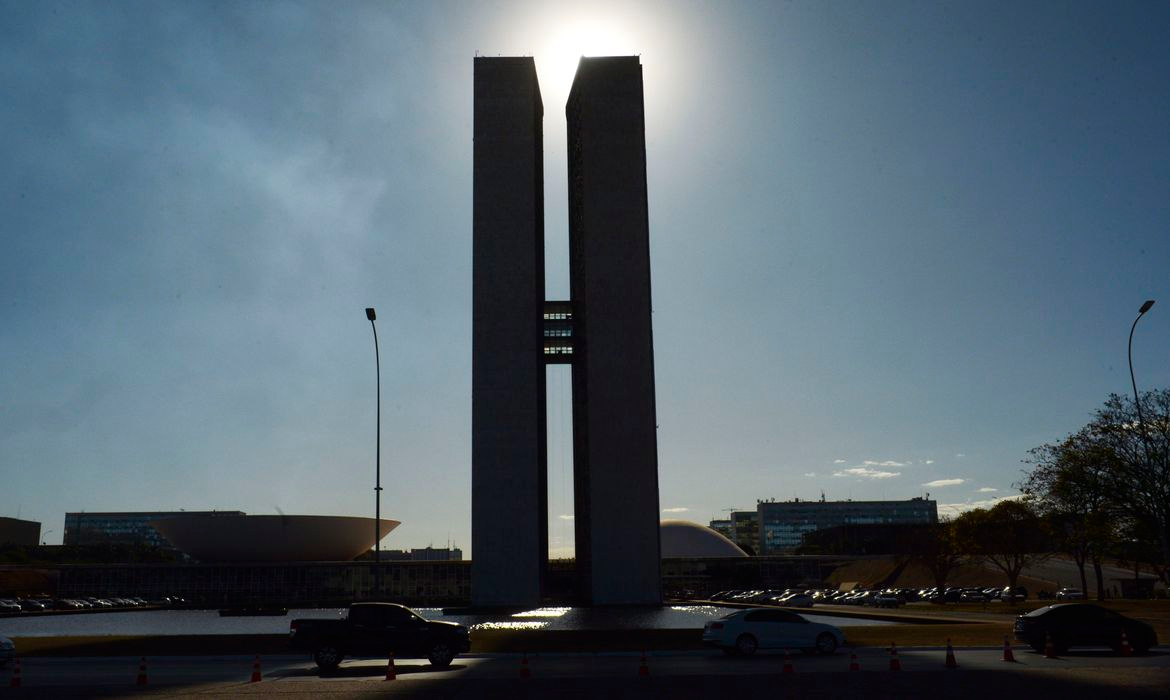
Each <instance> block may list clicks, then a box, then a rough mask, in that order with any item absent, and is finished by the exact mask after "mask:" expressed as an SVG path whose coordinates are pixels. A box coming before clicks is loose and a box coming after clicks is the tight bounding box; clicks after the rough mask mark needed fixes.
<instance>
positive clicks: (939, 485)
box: [923, 479, 967, 489]
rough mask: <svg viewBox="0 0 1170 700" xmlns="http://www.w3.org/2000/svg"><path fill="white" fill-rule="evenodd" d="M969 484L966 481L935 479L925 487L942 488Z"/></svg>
mask: <svg viewBox="0 0 1170 700" xmlns="http://www.w3.org/2000/svg"><path fill="white" fill-rule="evenodd" d="M965 483H967V480H966V479H935V480H934V481H928V482H926V483H925V484H923V486H930V487H931V488H936V489H937V488H942V487H944V486H958V485H959V484H965Z"/></svg>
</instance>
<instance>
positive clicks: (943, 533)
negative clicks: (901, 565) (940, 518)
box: [898, 521, 963, 589]
mask: <svg viewBox="0 0 1170 700" xmlns="http://www.w3.org/2000/svg"><path fill="white" fill-rule="evenodd" d="M898 549H899V550H900V552H901V554H902V556H903V557H905V559H906V560H908V561H913V562H917V563H919V564H922V565H923V566H925V567H926V570H927V571H929V572H930V575H931V578H933V579H934V585H935V586H937V587H938V588H940V589H941V588H943V587H944V586H946V585H947V579H948V578H949V577H950V575H951V572H952V571H954V570H955V569H956V568H958V566H959V564H960V563H962V561H963V555H962V554H961V553H960V551H959V545H958V541H957V540H956V538H955V526H954V523H953V522H946V521H944V522H940V523H931V524H929V525H922V526H919V527H914V528H912V529H910V530H908V531H907V532H906V534H905V536H904V537H903V538H901V539H900V541H899V543H898Z"/></svg>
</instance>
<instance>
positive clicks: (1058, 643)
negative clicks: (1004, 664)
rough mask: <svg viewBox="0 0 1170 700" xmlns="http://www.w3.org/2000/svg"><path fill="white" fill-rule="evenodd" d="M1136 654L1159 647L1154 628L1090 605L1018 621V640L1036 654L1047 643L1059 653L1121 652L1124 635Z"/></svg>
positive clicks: (1048, 609) (1051, 609) (1061, 607)
mask: <svg viewBox="0 0 1170 700" xmlns="http://www.w3.org/2000/svg"><path fill="white" fill-rule="evenodd" d="M1122 631H1124V632H1125V636H1126V639H1127V641H1128V642H1129V644H1130V646H1131V647H1132V648H1133V650H1134V651H1135V652H1136V653H1139V654H1142V653H1145V652H1147V651H1149V649H1150V647H1152V646H1155V645H1157V643H1158V635H1157V633H1155V632H1154V628H1153V627H1151V626H1149V625H1147V624H1146V623H1144V622H1142V621H1140V620H1134V619H1132V618H1129V617H1126V616H1125V615H1122V614H1120V613H1116V612H1113V611H1112V610H1109V609H1107V608H1102V607H1101V606H1099V605H1093V604H1091V603H1064V604H1057V605H1048V606H1045V607H1043V608H1038V609H1036V610H1033V611H1032V612H1029V613H1025V614H1023V615H1020V616H1019V617H1017V618H1016V625H1015V634H1016V639H1019V640H1020V641H1022V642H1024V643H1026V644H1027V645H1028V646H1030V647H1032V649H1034V650H1036V651H1043V650H1044V647H1045V644H1046V643H1047V640H1048V639H1051V640H1052V646H1053V648H1054V649H1055V650H1056V652H1057V653H1061V654H1063V653H1064V652H1066V651H1068V649H1069V647H1075V646H1107V647H1111V648H1112V649H1113V650H1114V651H1117V652H1120V651H1121V650H1122V645H1121V633H1122Z"/></svg>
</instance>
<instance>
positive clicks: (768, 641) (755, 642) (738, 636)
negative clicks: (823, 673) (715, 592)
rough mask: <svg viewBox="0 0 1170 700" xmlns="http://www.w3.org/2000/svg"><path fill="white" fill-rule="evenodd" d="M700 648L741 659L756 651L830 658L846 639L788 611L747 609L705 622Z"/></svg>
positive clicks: (830, 627)
mask: <svg viewBox="0 0 1170 700" xmlns="http://www.w3.org/2000/svg"><path fill="white" fill-rule="evenodd" d="M703 644H705V645H707V646H710V647H717V648H719V649H722V650H723V651H724V652H725V653H727V654H742V655H744V656H751V655H752V654H754V653H756V650H757V649H801V650H804V651H807V652H810V653H817V654H832V653H833V652H835V651H837V647H839V646H841V645H843V644H845V635H844V634H842V633H841V630H839V629H837V628H836V627H834V626H832V625H824V624H820V623H817V622H809V621H808V620H806V619H805V618H803V617H801V616H800V615H798V614H797V613H794V612H791V611H788V610H777V609H775V608H748V609H747V610H737V611H735V612H733V613H731V614H730V615H725V616H724V617H721V618H719V619H718V620H712V621H710V622H708V623H707V624H706V625H705V626H704V627H703Z"/></svg>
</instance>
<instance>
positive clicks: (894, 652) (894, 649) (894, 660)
mask: <svg viewBox="0 0 1170 700" xmlns="http://www.w3.org/2000/svg"><path fill="white" fill-rule="evenodd" d="M890 670H891V671H901V670H902V660H901V659H899V658H898V645H897V644H894V643H893V642H890Z"/></svg>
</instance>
